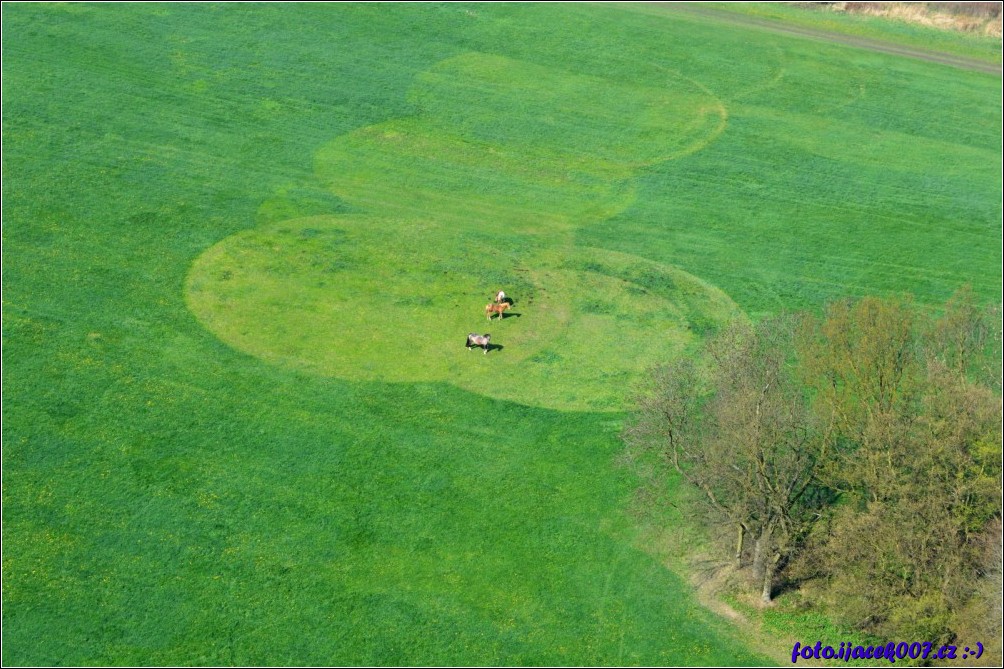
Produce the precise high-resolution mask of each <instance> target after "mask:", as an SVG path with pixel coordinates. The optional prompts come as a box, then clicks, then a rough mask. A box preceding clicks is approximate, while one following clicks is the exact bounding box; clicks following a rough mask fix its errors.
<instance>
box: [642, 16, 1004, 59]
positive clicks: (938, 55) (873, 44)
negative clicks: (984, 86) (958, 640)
mask: <svg viewBox="0 0 1004 669" xmlns="http://www.w3.org/2000/svg"><path fill="white" fill-rule="evenodd" d="M652 5H653V6H657V7H660V8H662V9H664V10H665V11H666V12H678V13H680V14H688V15H690V16H695V17H704V18H708V19H714V20H715V21H723V22H727V23H733V24H736V25H744V26H751V27H754V28H759V29H762V30H769V31H771V32H776V33H782V34H785V35H794V36H797V37H805V38H808V39H814V40H819V41H823V42H830V43H832V44H843V45H846V46H853V47H857V48H859V49H868V50H870V51H877V52H879V53H888V54H891V55H894V56H903V57H905V58H915V59H917V60H923V61H927V62H929V63H941V64H942V65H948V66H950V67H957V68H960V69H963V70H973V71H977V72H987V73H988V74H996V75H997V76H1001V71H1002V68H1001V65H998V64H995V63H989V62H987V61H983V60H976V59H974V58H966V57H964V56H956V55H953V54H949V53H942V52H940V51H926V50H923V49H917V48H913V47H907V46H902V45H900V44H893V43H892V42H884V41H881V40H876V39H870V38H867V37H857V36H854V35H845V34H842V33H835V32H829V31H825V30H817V29H814V28H805V27H803V26H794V25H790V24H786V23H781V22H779V21H771V20H770V19H761V18H757V17H754V16H746V15H744V14H735V13H732V12H727V11H721V10H717V9H710V8H707V7H700V6H695V5H685V4H682V3H677V2H656V3H652Z"/></svg>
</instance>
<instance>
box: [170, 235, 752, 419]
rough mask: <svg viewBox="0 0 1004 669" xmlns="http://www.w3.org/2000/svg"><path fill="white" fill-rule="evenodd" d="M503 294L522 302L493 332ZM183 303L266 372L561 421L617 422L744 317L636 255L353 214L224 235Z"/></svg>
mask: <svg viewBox="0 0 1004 669" xmlns="http://www.w3.org/2000/svg"><path fill="white" fill-rule="evenodd" d="M499 289H503V290H505V291H506V294H507V295H510V296H512V298H513V299H514V304H513V307H512V308H511V309H510V310H509V312H507V313H506V314H505V317H504V318H503V319H501V320H500V319H498V317H497V316H496V317H495V318H494V319H493V321H492V322H490V323H489V322H488V320H487V318H486V317H485V313H484V309H485V306H486V304H488V303H489V302H490V301H491V296H492V295H493V294H494V292H495V291H497V290H499ZM186 293H187V295H186V297H187V301H188V304H189V307H190V308H191V310H192V311H193V312H194V313H195V314H196V315H197V316H198V318H199V319H200V320H201V321H202V323H204V324H205V326H206V327H207V328H208V329H209V330H211V331H212V332H213V333H215V334H216V335H217V336H218V337H219V338H220V339H222V340H223V341H225V342H226V343H228V344H230V345H232V346H234V347H235V348H237V349H240V350H242V351H245V352H247V353H250V354H252V355H255V356H257V357H259V358H260V359H262V360H265V361H267V362H270V363H274V364H278V365H283V366H288V367H292V368H295V369H298V370H301V371H304V372H308V373H313V374H319V375H325V376H335V377H339V378H343V379H349V380H367V381H373V380H376V381H388V382H410V381H423V382H429V381H445V382H449V383H453V384H455V385H457V386H459V387H461V388H465V389H467V390H470V391H472V392H475V393H480V394H483V395H487V396H490V397H495V398H499V399H505V400H511V401H515V402H520V403H524V404H531V405H537V406H543V407H549V408H554V409H564V410H593V411H596V410H600V411H607V410H618V409H620V408H621V407H622V402H623V399H624V397H625V395H626V394H627V393H628V392H629V390H630V385H631V383H632V381H633V380H634V379H636V378H637V376H638V374H639V373H641V372H643V371H644V370H645V369H646V368H647V367H649V366H651V365H653V364H655V363H658V362H660V361H664V360H667V359H669V358H671V357H672V356H675V355H679V354H680V353H681V352H683V351H684V350H685V349H686V348H687V347H688V346H689V345H691V344H692V343H694V342H696V340H697V338H698V337H699V336H700V335H701V334H702V333H703V332H706V331H708V330H711V329H714V328H716V327H717V326H719V325H720V324H722V323H724V322H725V321H726V320H728V319H729V318H732V317H734V316H735V315H736V314H737V313H738V309H737V307H736V306H735V304H734V303H733V302H732V301H731V300H730V299H729V298H728V297H727V296H726V295H725V294H724V293H722V292H721V291H719V290H718V289H716V288H714V287H712V286H709V285H707V284H705V283H704V282H702V281H700V280H699V279H697V278H695V277H693V276H691V275H689V274H687V273H685V272H683V271H681V270H679V269H675V268H672V267H668V266H665V265H659V264H657V263H653V262H649V261H646V260H642V259H640V258H637V257H635V256H629V255H625V254H620V253H615V252H611V251H605V250H601V249H591V248H581V247H564V248H563V249H560V250H559V249H555V247H554V246H553V244H549V243H547V242H536V243H535V242H534V240H533V239H532V238H531V237H530V236H527V237H525V238H523V237H516V238H512V237H506V238H502V237H493V236H491V235H485V234H477V233H473V232H469V233H463V232H457V231H451V230H448V229H445V228H441V227H439V226H437V225H436V224H435V223H433V222H423V221H407V222H400V221H395V220H391V219H383V218H378V217H372V216H353V215H350V216H325V217H313V218H306V219H299V220H291V221H284V222H281V223H277V224H272V225H269V226H264V227H260V228H256V229H254V230H250V231H246V232H241V233H238V234H236V235H233V236H231V237H228V238H227V239H224V240H223V241H221V242H220V243H218V244H216V245H215V246H213V247H211V248H210V249H208V250H207V251H206V252H205V253H203V254H202V255H201V256H200V257H199V258H198V259H197V260H196V262H195V263H194V265H193V267H192V270H191V273H190V275H189V277H188V281H187V286H186ZM470 332H476V333H478V334H484V333H491V335H492V345H493V346H492V349H491V350H490V352H489V353H488V355H481V353H480V351H479V352H476V353H475V352H468V351H467V350H466V349H465V347H464V343H465V340H466V337H467V334H468V333H470Z"/></svg>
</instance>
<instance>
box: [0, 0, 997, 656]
mask: <svg viewBox="0 0 1004 669" xmlns="http://www.w3.org/2000/svg"><path fill="white" fill-rule="evenodd" d="M3 24H4V36H3V54H2V55H3V101H4V102H3V177H4V178H3V289H4V290H3V400H4V401H3V426H4V427H3V542H4V551H3V651H2V652H3V662H4V664H7V665H57V664H71V665H112V664H113V665H128V664H139V665H171V664H182V665H190V664H202V665H237V664H246V665H283V664H308V665H313V664H321V665H346V664H367V665H402V664H420V665H450V664H456V665H509V664H520V665H542V664H557V665H627V664H652V665H707V666H714V665H719V664H721V665H743V664H753V665H756V664H761V663H764V662H768V661H769V660H768V658H766V657H764V656H762V655H760V654H758V653H756V652H754V651H753V650H751V647H750V646H749V645H748V644H747V643H746V641H747V640H745V639H742V638H740V636H739V635H738V634H737V633H736V631H735V630H734V629H732V628H731V627H730V626H729V624H728V623H727V622H726V621H724V620H721V619H719V618H716V617H715V616H714V615H713V614H712V613H710V612H708V611H707V610H705V609H704V608H702V607H701V606H700V605H699V604H698V603H697V601H696V599H695V598H694V596H693V594H692V592H691V590H690V588H689V586H688V585H687V584H686V581H685V579H684V578H683V577H681V576H679V575H676V574H674V573H672V572H671V571H669V570H667V569H666V568H665V566H664V564H663V560H662V559H661V558H660V556H659V554H658V551H656V550H655V549H653V548H652V546H650V545H649V544H648V543H647V542H646V541H645V540H644V539H643V537H645V536H649V535H648V533H646V532H643V531H642V530H641V529H640V526H641V525H642V524H643V521H642V520H641V519H639V518H638V517H636V516H635V515H634V514H633V513H632V510H633V508H634V506H633V502H632V498H633V494H634V488H635V484H636V481H635V480H634V479H633V478H632V476H631V475H630V474H629V473H628V472H627V471H625V470H624V469H622V468H620V467H618V466H617V458H618V455H619V453H620V451H621V448H622V447H621V443H620V441H619V439H618V433H619V430H620V426H621V421H622V419H623V416H624V411H625V410H626V409H627V408H628V401H629V397H630V392H631V387H632V385H633V384H634V383H636V382H637V381H638V380H639V379H640V377H641V375H642V373H643V372H644V370H645V369H646V368H647V367H648V366H650V365H652V364H655V363H657V362H659V361H660V360H665V359H667V358H669V357H672V356H680V355H687V354H688V353H689V352H690V351H691V350H692V349H693V347H694V346H696V344H697V343H699V342H700V341H701V338H702V337H705V336H707V335H708V334H710V333H712V332H714V331H715V329H716V328H717V327H718V326H719V325H721V324H722V323H724V322H727V321H728V320H729V319H732V318H752V319H756V318H759V317H762V316H764V315H768V314H772V313H775V312H777V311H779V310H781V309H786V308H810V309H818V308H821V307H822V305H823V304H824V303H825V302H826V301H827V300H830V299H834V298H838V297H842V296H859V295H865V294H880V295H889V294H899V293H903V292H908V293H911V294H912V295H914V297H915V298H916V300H917V301H918V302H920V303H922V304H930V305H936V304H938V303H941V302H944V300H945V299H947V297H948V296H949V295H951V293H952V292H954V291H955V290H956V289H957V288H958V287H959V286H961V285H962V284H965V283H968V284H970V285H972V287H973V288H974V290H975V292H976V293H977V294H978V295H979V296H980V297H982V298H984V299H1000V295H1001V178H1002V175H1001V120H1002V119H1001V97H1000V88H1001V82H1000V78H999V77H998V76H995V75H992V74H986V73H981V72H973V71H967V70H962V69H956V68H952V67H948V66H945V65H940V64H935V63H927V62H923V61H919V60H910V59H906V58H902V57H896V56H890V55H885V54H881V53H872V52H868V51H864V50H861V49H855V48H852V47H849V46H841V45H839V44H826V43H823V42H820V41H810V40H804V39H800V38H797V37H792V36H788V35H783V34H775V33H771V32H768V31H759V30H750V29H749V28H744V27H742V26H740V25H735V24H732V23H730V22H728V21H726V20H724V19H715V18H709V17H706V16H698V15H693V14H687V13H685V12H674V11H673V10H671V9H667V10H665V11H664V12H663V11H653V9H652V8H651V7H643V8H638V7H627V8H622V7H616V6H614V7H607V6H600V5H585V4H583V5H578V4H571V5H569V4H524V3H512V4H510V3H498V4H470V5H466V4H458V3H446V4H424V3H421V4H393V5H391V4H358V5H353V4H337V5H326V4H292V5H289V4H243V3H232V4H189V5H186V4H156V3H152V4H126V5H116V4H95V5H89V4H73V3H71V4H5V5H4V6H3ZM891 37H892V38H895V34H893V35H891ZM957 39H959V40H962V39H963V37H958V38H957ZM959 50H960V51H964V49H963V48H962V47H959ZM500 288H501V289H504V290H505V291H506V292H507V293H508V294H509V295H510V296H511V297H512V298H513V300H514V304H513V308H512V310H511V312H510V313H509V314H507V315H506V317H505V318H502V319H498V318H496V319H495V320H493V321H492V322H490V323H489V322H488V321H487V320H486V318H485V315H484V306H485V304H486V303H487V302H488V301H489V300H490V296H491V295H492V294H493V293H494V292H495V291H496V290H498V289H500ZM468 332H477V333H486V332H488V333H491V334H492V343H493V344H494V347H493V349H492V350H491V351H490V352H489V353H488V354H487V355H483V354H482V352H481V351H479V350H474V351H467V350H465V349H464V347H463V346H462V341H463V339H464V338H465V337H466V335H467V333H468ZM678 520H679V522H681V523H685V522H686V520H685V519H682V518H678ZM692 529H693V528H684V527H682V526H681V528H680V530H679V533H680V536H690V534H689V533H690V532H691V531H692ZM674 532H675V530H674V529H673V528H668V534H669V535H673V534H674Z"/></svg>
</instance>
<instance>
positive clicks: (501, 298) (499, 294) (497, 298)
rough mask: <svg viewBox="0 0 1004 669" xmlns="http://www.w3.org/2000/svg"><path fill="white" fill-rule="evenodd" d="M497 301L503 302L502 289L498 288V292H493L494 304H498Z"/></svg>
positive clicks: (503, 293)
mask: <svg viewBox="0 0 1004 669" xmlns="http://www.w3.org/2000/svg"><path fill="white" fill-rule="evenodd" d="M499 302H505V291H504V290H500V291H499V292H497V293H495V304H498V303H499Z"/></svg>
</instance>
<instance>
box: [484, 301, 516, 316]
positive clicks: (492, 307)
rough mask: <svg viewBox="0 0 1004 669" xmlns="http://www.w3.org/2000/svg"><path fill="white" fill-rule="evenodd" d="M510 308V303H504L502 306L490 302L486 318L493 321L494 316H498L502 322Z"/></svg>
mask: <svg viewBox="0 0 1004 669" xmlns="http://www.w3.org/2000/svg"><path fill="white" fill-rule="evenodd" d="M509 306H510V304H509V303H508V302H502V303H500V304H493V303H491V302H489V303H488V304H486V305H485V316H487V317H488V320H491V319H492V316H493V315H495V314H498V315H499V320H501V319H502V318H504V312H505V310H506V309H508V308H509Z"/></svg>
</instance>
